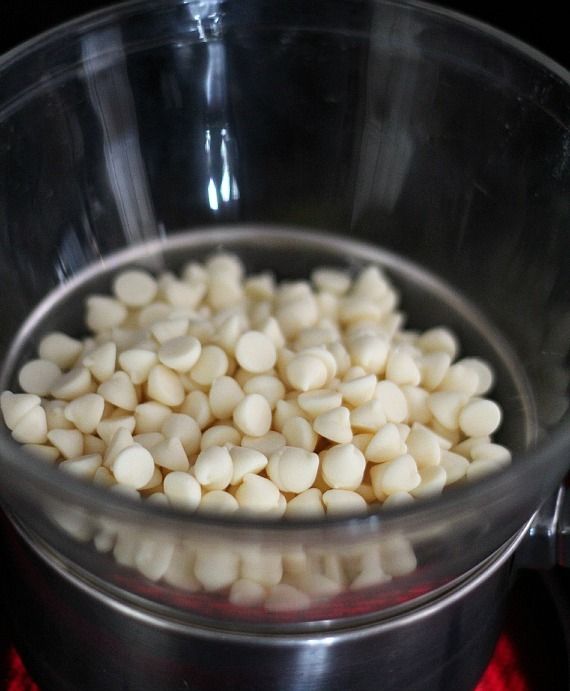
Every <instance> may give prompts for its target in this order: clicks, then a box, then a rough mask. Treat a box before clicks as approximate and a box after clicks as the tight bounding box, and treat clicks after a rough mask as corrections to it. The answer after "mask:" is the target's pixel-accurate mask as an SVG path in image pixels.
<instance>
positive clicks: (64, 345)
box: [38, 331, 83, 369]
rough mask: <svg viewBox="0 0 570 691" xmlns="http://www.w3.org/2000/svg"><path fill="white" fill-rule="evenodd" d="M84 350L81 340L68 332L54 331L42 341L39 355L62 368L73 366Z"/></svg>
mask: <svg viewBox="0 0 570 691" xmlns="http://www.w3.org/2000/svg"><path fill="white" fill-rule="evenodd" d="M82 350H83V345H82V343H81V341H78V340H76V339H75V338H71V337H70V336H68V335H67V334H64V333H60V332H58V331H53V332H52V333H49V334H47V335H46V336H44V337H43V338H42V340H41V341H40V344H39V346H38V355H39V356H40V358H42V359H43V360H50V361H51V362H53V363H55V364H56V365H57V366H58V367H59V368H60V369H69V368H70V367H73V365H74V364H75V362H76V361H77V358H78V357H79V356H80V355H81V351H82Z"/></svg>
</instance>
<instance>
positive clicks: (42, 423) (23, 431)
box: [12, 405, 48, 444]
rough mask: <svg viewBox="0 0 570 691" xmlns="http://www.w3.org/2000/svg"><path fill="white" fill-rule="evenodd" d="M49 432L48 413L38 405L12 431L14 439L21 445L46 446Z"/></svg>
mask: <svg viewBox="0 0 570 691" xmlns="http://www.w3.org/2000/svg"><path fill="white" fill-rule="evenodd" d="M47 432H48V429H47V420H46V413H45V410H44V409H43V408H42V407H41V406H39V405H38V406H34V407H33V408H31V409H30V410H28V412H27V413H26V414H25V415H23V416H22V417H21V418H20V419H19V420H18V422H17V423H16V425H15V426H14V428H13V430H12V437H13V439H14V440H15V441H17V442H19V443H20V444H45V442H46V441H47Z"/></svg>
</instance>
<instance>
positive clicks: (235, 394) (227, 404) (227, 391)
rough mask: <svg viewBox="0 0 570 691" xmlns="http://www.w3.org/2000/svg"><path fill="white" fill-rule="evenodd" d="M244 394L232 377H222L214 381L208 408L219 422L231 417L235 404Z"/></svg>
mask: <svg viewBox="0 0 570 691" xmlns="http://www.w3.org/2000/svg"><path fill="white" fill-rule="evenodd" d="M244 396H245V394H244V392H243V390H242V388H241V386H240V385H239V384H238V383H237V381H236V380H235V379H233V377H228V376H223V377H218V378H217V379H214V381H213V382H212V386H211V388H210V393H209V401H210V408H211V410H212V413H213V414H214V415H215V416H216V417H217V418H218V419H219V420H227V419H229V418H231V417H232V414H233V412H234V410H235V407H236V406H237V404H238V403H239V402H240V401H241V400H242V399H243V398H244Z"/></svg>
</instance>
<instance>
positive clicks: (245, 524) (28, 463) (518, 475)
mask: <svg viewBox="0 0 570 691" xmlns="http://www.w3.org/2000/svg"><path fill="white" fill-rule="evenodd" d="M359 1H360V0H343V2H344V3H347V2H348V3H355V4H358V3H359ZM373 2H374V3H375V4H378V5H388V6H394V7H403V8H407V9H410V10H412V11H416V12H418V13H423V14H426V15H432V16H436V17H437V16H440V17H442V18H445V19H447V20H451V21H453V22H456V23H458V24H460V25H464V26H467V27H469V28H471V29H474V30H476V31H478V32H480V33H482V34H483V35H485V36H486V37H487V38H489V39H494V40H495V41H498V42H499V43H502V44H503V45H504V46H505V47H506V48H507V49H509V50H511V51H512V52H513V53H518V54H519V55H522V56H524V57H526V58H527V59H528V60H529V61H531V62H532V63H535V66H539V67H542V68H543V69H545V70H546V71H547V72H549V73H551V74H553V75H556V76H557V77H558V78H559V79H561V80H562V82H563V83H564V84H565V85H566V86H567V87H568V88H569V89H570V71H568V70H567V69H565V68H564V67H563V66H562V65H560V64H559V63H557V62H556V61H554V60H553V59H551V58H550V57H548V56H547V55H545V54H544V53H542V52H540V51H539V50H537V49H535V48H533V47H532V46H530V45H528V44H526V43H525V42H524V41H522V40H520V39H518V38H516V37H514V36H511V35H510V34H508V33H506V32H504V31H501V30H500V29H497V28H495V27H493V26H491V25H489V24H486V23H485V22H482V21H480V20H477V19H473V18H471V17H469V16H467V15H465V14H463V13H461V12H457V11H455V10H450V9H447V8H444V7H440V6H438V5H435V4H431V3H426V2H420V1H416V0H373ZM180 5H186V6H187V5H196V6H200V5H203V0H128V1H127V2H123V3H118V4H115V5H110V6H108V7H104V8H101V9H98V10H95V11H93V12H90V13H87V14H83V15H80V16H78V17H76V18H74V19H71V20H70V21H67V22H65V23H63V24H59V25H57V26H55V27H53V28H52V29H49V30H48V31H45V32H43V33H41V34H39V35H37V36H35V37H33V38H31V39H29V40H28V41H26V42H24V43H22V44H20V45H18V46H16V47H15V48H13V49H11V50H10V51H8V52H7V53H5V54H4V55H3V56H0V80H1V79H2V76H3V74H4V73H5V72H7V71H8V70H11V69H17V68H18V64H19V63H20V62H21V61H23V60H24V59H26V58H29V57H30V56H31V55H32V54H34V53H41V52H42V51H44V50H45V49H47V48H49V47H51V46H53V45H55V44H57V43H58V42H60V41H65V39H66V37H67V36H68V35H70V34H72V33H74V32H76V33H77V34H79V35H80V34H83V33H86V32H88V31H92V30H93V29H96V28H97V27H99V26H105V25H107V24H109V23H111V22H112V21H113V20H117V19H119V18H120V19H122V20H124V19H128V17H129V16H130V15H133V14H140V13H141V12H143V11H145V10H149V11H150V10H153V9H157V8H166V7H176V6H180ZM0 83H1V82H0ZM1 111H2V102H1V101H0V113H1ZM568 129H569V130H570V124H569V125H568ZM338 237H340V236H338ZM357 244H358V243H357ZM561 457H565V458H568V459H570V425H569V424H568V423H561V424H559V425H558V427H557V428H556V430H554V431H553V432H550V433H549V434H548V437H547V438H546V441H541V442H540V443H539V444H537V445H536V446H535V447H534V448H533V449H532V450H531V451H529V452H527V453H524V454H521V455H519V456H517V458H516V462H515V463H513V464H512V465H511V466H510V467H508V468H507V469H505V470H503V471H501V472H500V473H498V474H497V475H493V476H490V477H486V478H483V479H481V480H479V481H478V482H477V483H476V484H475V485H465V486H462V487H458V488H455V489H454V491H452V492H448V493H445V494H443V495H442V496H440V497H437V498H433V499H424V500H422V501H421V502H417V503H416V504H413V505H411V506H404V507H398V508H393V509H391V510H390V511H386V510H382V509H379V510H378V511H375V512H371V513H368V514H363V515H358V516H349V517H338V518H336V517H335V518H324V519H318V520H315V519H307V520H301V519H296V520H287V521H283V520H281V519H259V518H257V517H245V516H243V517H242V516H240V517H238V518H236V517H235V516H234V517H232V518H228V517H223V516H219V517H217V516H213V515H207V516H206V515H203V514H202V515H201V514H196V513H195V514H190V513H188V512H186V511H184V510H179V509H174V508H169V507H163V506H158V505H150V504H147V503H146V502H145V503H144V504H141V503H138V502H135V501H133V500H131V499H126V498H125V497H121V496H119V495H116V494H114V493H111V492H109V491H108V490H106V489H104V488H100V487H98V486H96V485H91V484H89V483H85V482H82V481H80V480H78V479H76V478H74V477H73V476H68V475H67V474H63V473H56V471H55V469H54V468H52V467H50V466H48V465H46V464H45V463H44V462H42V461H41V460H38V459H36V458H34V457H33V456H31V455H30V454H28V453H26V452H25V451H24V450H23V449H22V447H21V446H20V445H19V444H17V443H16V442H14V441H13V440H12V439H10V438H9V437H8V436H6V435H4V434H1V435H0V476H4V479H5V481H6V480H8V484H9V485H10V486H12V487H13V488H15V489H16V490H17V493H20V496H24V495H29V494H30V492H29V490H30V488H33V490H35V491H37V492H40V493H42V494H45V495H49V496H51V497H54V498H56V499H57V500H59V501H62V502H66V503H67V502H69V503H71V504H73V505H75V506H81V508H82V509H85V510H87V511H93V512H95V513H96V514H111V515H113V516H115V517H116V518H117V519H120V520H126V521H128V522H130V523H136V524H139V523H140V524H151V525H152V526H153V527H154V529H157V528H158V529H159V528H160V527H162V528H164V529H166V530H168V529H170V528H173V529H181V528H182V529H184V530H185V531H188V530H189V529H191V528H192V527H194V528H196V529H198V530H200V531H209V530H210V529H212V530H214V531H216V532H217V531H218V530H220V529H221V530H223V531H224V532H227V531H235V532H236V534H237V533H239V532H242V531H244V530H245V531H246V534H247V535H248V536H252V531H254V532H255V533H256V534H258V535H260V534H262V533H264V532H271V533H274V532H275V531H276V532H277V534H278V535H279V536H282V537H285V536H289V537H293V538H298V537H299V533H300V532H302V533H306V532H311V533H314V532H317V533H322V532H323V531H324V532H325V533H327V534H330V532H331V531H334V532H337V531H340V532H341V533H342V534H343V535H359V536H362V535H363V533H369V534H372V533H375V532H377V531H378V530H379V529H381V530H382V531H386V532H390V531H391V530H393V529H406V528H407V527H412V526H418V525H425V524H426V523H427V522H430V521H434V519H435V521H441V520H443V519H445V518H446V517H449V518H451V517H453V515H454V514H457V512H461V510H462V508H465V507H466V506H467V507H468V506H472V505H479V506H482V505H484V504H485V498H489V497H490V496H491V495H493V496H494V497H499V496H503V497H507V498H508V497H509V495H510V494H511V493H512V492H513V490H514V489H515V487H516V486H517V485H519V484H521V483H522V484H524V483H525V482H532V481H535V482H536V476H537V473H538V470H539V469H541V468H546V467H548V465H550V464H552V463H553V461H554V460H555V459H560V458H561ZM4 487H5V488H6V484H5V485H4ZM2 493H4V490H3V491H2ZM505 501H508V499H505ZM532 510H534V507H529V514H530V512H531V511H532ZM236 536H237V535H236Z"/></svg>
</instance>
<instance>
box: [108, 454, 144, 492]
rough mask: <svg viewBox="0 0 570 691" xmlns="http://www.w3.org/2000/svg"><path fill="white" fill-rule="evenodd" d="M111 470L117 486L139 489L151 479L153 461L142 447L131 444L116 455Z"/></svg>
mask: <svg viewBox="0 0 570 691" xmlns="http://www.w3.org/2000/svg"><path fill="white" fill-rule="evenodd" d="M111 469H112V471H113V475H114V476H115V480H117V482H118V483H119V484H121V485H126V486H127V487H132V488H133V489H140V488H141V487H144V486H145V485H146V484H147V482H148V481H149V480H150V479H151V478H152V475H153V473H154V460H153V458H152V455H151V454H150V452H149V451H147V450H146V449H145V448H144V447H142V446H140V445H138V444H133V445H132V446H128V447H127V448H126V449H123V450H122V451H121V452H120V453H119V454H117V457H116V458H115V460H114V461H113V466H112V468H111Z"/></svg>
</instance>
